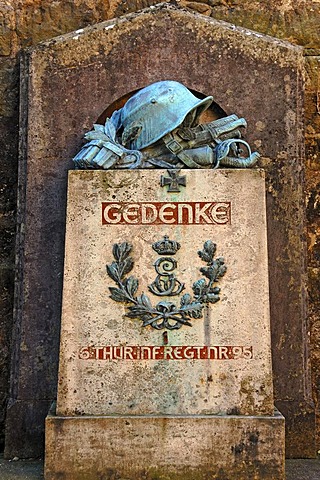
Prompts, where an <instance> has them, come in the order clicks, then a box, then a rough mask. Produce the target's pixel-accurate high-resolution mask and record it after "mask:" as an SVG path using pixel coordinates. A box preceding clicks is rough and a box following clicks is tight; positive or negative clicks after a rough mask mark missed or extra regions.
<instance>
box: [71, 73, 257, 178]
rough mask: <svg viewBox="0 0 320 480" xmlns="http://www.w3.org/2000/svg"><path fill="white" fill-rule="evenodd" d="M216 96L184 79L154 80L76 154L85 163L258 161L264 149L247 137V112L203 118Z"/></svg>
mask: <svg viewBox="0 0 320 480" xmlns="http://www.w3.org/2000/svg"><path fill="white" fill-rule="evenodd" d="M212 102H213V98H212V97H211V96H209V97H205V98H202V99H200V98H198V97H196V96H195V95H194V94H193V93H191V92H190V90H188V88H187V87H185V86H184V85H182V84H181V83H179V82H175V81H172V80H165V81H161V82H156V83H153V84H151V85H149V86H147V87H145V88H143V89H141V90H139V91H138V92H136V93H135V94H134V95H132V97H131V98H129V100H128V101H127V102H126V103H125V105H124V106H123V107H122V108H121V109H120V110H116V111H114V112H113V114H112V116H111V118H107V120H106V122H105V124H104V125H100V124H95V125H94V128H93V130H91V131H90V132H88V133H86V135H85V140H86V141H87V143H86V144H85V145H84V146H83V148H82V149H81V150H80V152H79V153H78V154H77V155H76V156H75V157H74V158H73V161H74V164H75V166H76V168H80V169H83V168H84V169H104V170H108V169H135V168H166V169H172V168H173V169H179V168H218V167H237V168H248V167H252V166H254V165H255V164H256V162H257V161H258V159H259V157H260V155H259V153H258V152H251V148H250V146H249V145H248V143H247V142H245V141H244V140H243V139H242V138H241V132H240V129H241V128H244V127H246V125H247V123H246V121H245V119H244V118H238V117H237V115H229V116H226V117H222V118H218V119H217V120H214V121H211V122H209V123H199V119H200V116H201V114H202V113H203V112H204V111H205V110H207V109H208V108H209V107H210V105H211V103H212Z"/></svg>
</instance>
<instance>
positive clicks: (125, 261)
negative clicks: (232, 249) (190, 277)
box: [106, 240, 227, 330]
mask: <svg viewBox="0 0 320 480" xmlns="http://www.w3.org/2000/svg"><path fill="white" fill-rule="evenodd" d="M131 251H132V245H130V244H129V243H127V242H124V243H116V244H114V245H113V249H112V253H113V256H114V261H113V262H112V263H111V264H109V265H106V268H107V273H108V275H109V277H110V278H112V280H113V281H114V282H115V283H116V284H117V287H109V290H110V293H111V295H110V298H112V300H114V301H116V302H121V303H126V304H127V305H128V312H127V313H126V316H127V317H129V318H137V319H140V320H141V321H142V326H143V327H147V326H151V327H152V328H155V329H157V330H161V329H165V328H166V329H168V330H176V329H179V328H181V327H182V326H183V325H187V326H189V327H192V323H191V320H192V319H199V318H202V317H203V308H204V306H205V305H207V304H209V303H216V302H218V301H219V300H220V296H219V293H220V288H219V287H217V286H216V285H215V284H216V283H217V282H218V281H219V279H220V278H221V277H223V276H224V275H225V273H226V270H227V267H226V265H225V263H224V259H223V257H218V258H216V259H215V258H214V256H215V253H216V244H215V243H213V242H212V241H211V240H207V241H206V242H205V243H204V245H203V250H199V251H198V255H199V257H200V258H201V260H203V261H204V262H205V263H206V264H207V265H206V266H205V267H202V268H200V272H201V273H202V275H204V277H206V278H200V279H199V280H197V281H196V282H194V283H193V286H192V290H193V295H192V296H191V295H190V294H189V293H185V294H184V295H182V297H181V299H180V305H179V306H177V305H176V304H174V303H173V302H168V301H161V302H159V303H157V305H155V306H153V305H152V303H151V301H150V298H149V297H148V296H147V295H145V294H144V293H142V294H141V295H138V296H137V295H136V294H137V291H138V288H139V281H138V279H137V278H136V277H134V276H129V277H128V276H127V275H128V274H129V273H130V272H131V270H132V269H133V267H134V261H133V258H132V257H131V256H130V254H131Z"/></svg>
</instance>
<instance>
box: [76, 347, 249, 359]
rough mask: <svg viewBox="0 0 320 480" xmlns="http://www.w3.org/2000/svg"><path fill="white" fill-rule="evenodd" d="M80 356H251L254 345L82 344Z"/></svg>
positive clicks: (140, 357)
mask: <svg viewBox="0 0 320 480" xmlns="http://www.w3.org/2000/svg"><path fill="white" fill-rule="evenodd" d="M78 357H79V359H80V360H108V361H114V360H170V361H171V360H251V359H252V358H253V347H252V346H249V347H245V346H240V345H231V346H230V345H229V346H225V345H216V346H210V347H209V346H184V345H179V346H178V345H171V346H169V345H160V346H145V345H125V346H123V345H107V346H97V347H95V346H90V347H80V349H79V351H78Z"/></svg>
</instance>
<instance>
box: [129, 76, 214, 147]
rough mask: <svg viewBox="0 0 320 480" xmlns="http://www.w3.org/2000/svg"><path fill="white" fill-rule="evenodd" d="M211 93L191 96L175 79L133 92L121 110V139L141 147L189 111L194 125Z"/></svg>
mask: <svg viewBox="0 0 320 480" xmlns="http://www.w3.org/2000/svg"><path fill="white" fill-rule="evenodd" d="M212 100H213V98H212V97H206V98H203V99H200V98H197V97H195V96H194V95H193V94H192V93H191V92H190V90H188V89H187V87H185V86H184V85H182V84H181V83H179V82H175V81H172V80H166V81H162V82H157V83H153V84H152V85H149V86H148V87H145V88H142V89H141V90H139V91H138V92H137V93H135V94H134V95H133V96H132V97H131V98H129V100H128V101H127V102H126V104H125V105H124V106H123V108H122V110H121V124H122V126H123V133H122V139H121V143H122V145H125V146H126V147H127V148H130V149H131V150H141V149H143V148H146V147H148V146H149V145H152V144H153V143H155V142H157V141H158V140H160V138H162V137H163V136H165V135H167V134H168V133H169V132H172V130H174V129H175V128H177V127H178V126H179V125H181V123H182V122H183V121H184V120H185V118H186V116H187V115H188V114H189V113H191V112H193V113H194V118H192V120H191V122H190V125H189V126H190V127H191V126H194V125H195V124H196V122H197V120H198V118H199V116H200V115H201V113H202V112H203V111H205V110H206V109H207V108H208V107H209V106H210V104H211V103H212Z"/></svg>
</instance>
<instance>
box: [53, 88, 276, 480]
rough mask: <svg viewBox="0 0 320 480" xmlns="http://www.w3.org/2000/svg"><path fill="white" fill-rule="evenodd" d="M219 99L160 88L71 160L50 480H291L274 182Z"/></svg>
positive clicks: (133, 101) (138, 97)
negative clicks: (275, 271) (215, 110)
mask: <svg viewBox="0 0 320 480" xmlns="http://www.w3.org/2000/svg"><path fill="white" fill-rule="evenodd" d="M212 101H213V98H212V97H210V96H203V95H201V96H196V95H194V94H193V93H192V92H191V91H189V90H188V89H187V88H186V87H185V86H184V85H182V84H181V83H179V82H176V81H171V80H165V81H159V82H156V83H153V84H150V85H148V86H147V87H145V88H143V89H140V90H138V91H137V92H136V93H135V94H133V95H132V96H131V97H130V98H129V99H128V100H127V101H126V102H124V104H123V105H122V106H121V108H118V109H115V110H114V111H113V113H112V115H111V117H110V118H107V119H106V121H105V123H104V125H102V124H97V125H95V126H94V129H93V130H92V131H90V132H88V133H87V134H86V136H85V138H86V141H87V142H86V143H85V145H84V146H83V148H82V149H81V150H80V151H79V153H78V154H77V155H76V156H75V157H74V164H75V166H76V170H74V171H69V182H68V197H67V198H68V200H67V227H66V244H65V265H64V287H63V306H62V326H61V340H60V362H59V385H58V398H57V405H56V406H53V408H52V410H51V412H50V414H49V415H48V417H47V420H46V465H45V471H46V479H47V480H51V479H57V478H64V479H75V478H76V479H79V480H80V479H93V478H104V479H110V480H111V479H123V480H124V479H125V480H138V479H139V480H140V479H146V480H147V479H148V480H152V479H154V480H155V479H163V480H178V479H179V480H188V479H192V480H204V479H209V478H210V479H217V480H218V479H219V480H227V479H228V480H230V479H233V478H237V479H239V480H250V479H252V480H254V479H257V480H260V479H261V480H281V479H284V418H283V417H282V415H281V414H280V413H279V412H278V411H276V410H275V408H274V398H273V376H272V368H271V339H270V312H269V285H268V258H267V232H266V205H265V178H264V172H263V170H261V169H258V168H254V169H251V168H247V167H252V166H254V165H255V164H256V162H257V160H258V158H259V154H258V153H257V152H253V153H252V152H251V149H250V146H249V145H248V143H246V142H245V141H244V140H243V139H242V136H241V128H242V127H244V126H245V125H246V122H245V120H244V119H243V118H238V117H237V115H235V114H232V115H229V116H220V117H219V116H218V117H219V118H214V119H212V117H211V118H209V121H206V120H203V118H204V115H205V111H206V110H207V109H209V107H210V105H211V103H212ZM218 167H223V168H218ZM84 169H85V170H84Z"/></svg>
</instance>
